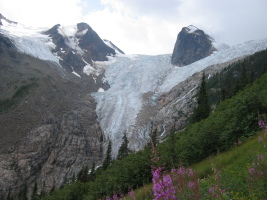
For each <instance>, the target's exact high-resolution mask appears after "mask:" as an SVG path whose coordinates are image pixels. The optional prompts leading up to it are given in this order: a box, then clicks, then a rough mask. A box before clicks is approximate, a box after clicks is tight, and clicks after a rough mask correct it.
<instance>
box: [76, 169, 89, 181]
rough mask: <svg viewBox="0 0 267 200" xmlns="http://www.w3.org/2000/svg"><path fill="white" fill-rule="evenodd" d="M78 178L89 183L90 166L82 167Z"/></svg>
mask: <svg viewBox="0 0 267 200" xmlns="http://www.w3.org/2000/svg"><path fill="white" fill-rule="evenodd" d="M77 180H78V181H80V182H82V183H87V182H88V181H89V174H88V166H85V167H84V166H83V167H82V169H81V170H80V171H79V173H78V174H77Z"/></svg>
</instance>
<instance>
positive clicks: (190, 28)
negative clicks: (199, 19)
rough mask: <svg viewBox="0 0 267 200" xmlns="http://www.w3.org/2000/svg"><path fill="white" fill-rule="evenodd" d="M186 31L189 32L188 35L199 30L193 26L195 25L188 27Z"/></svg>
mask: <svg viewBox="0 0 267 200" xmlns="http://www.w3.org/2000/svg"><path fill="white" fill-rule="evenodd" d="M185 28H186V30H187V31H188V33H193V32H195V31H196V30H199V29H198V28H197V27H195V26H193V25H189V26H188V27H185Z"/></svg>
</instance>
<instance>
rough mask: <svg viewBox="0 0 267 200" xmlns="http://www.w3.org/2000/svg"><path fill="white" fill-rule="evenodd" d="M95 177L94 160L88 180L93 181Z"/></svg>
mask: <svg viewBox="0 0 267 200" xmlns="http://www.w3.org/2000/svg"><path fill="white" fill-rule="evenodd" d="M95 177H96V171H95V161H94V162H93V164H92V168H91V171H90V174H89V181H94V180H95Z"/></svg>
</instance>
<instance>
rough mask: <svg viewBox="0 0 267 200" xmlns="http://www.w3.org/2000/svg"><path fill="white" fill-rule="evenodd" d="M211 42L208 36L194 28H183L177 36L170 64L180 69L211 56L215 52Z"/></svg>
mask: <svg viewBox="0 0 267 200" xmlns="http://www.w3.org/2000/svg"><path fill="white" fill-rule="evenodd" d="M212 42H213V39H212V38H211V37H210V36H209V35H207V34H206V33H205V32H204V31H202V30H200V29H198V28H196V27H195V26H192V25H190V26H188V27H184V28H183V29H182V30H181V32H180V33H179V34H178V36H177V40H176V43H175V46H174V50H173V53H172V58H171V63H172V64H173V65H176V66H180V67H182V66H185V65H189V64H191V63H193V62H195V61H197V60H200V59H202V58H205V57H207V56H209V55H211V54H212V53H213V52H214V51H216V48H215V47H214V46H213V45H212Z"/></svg>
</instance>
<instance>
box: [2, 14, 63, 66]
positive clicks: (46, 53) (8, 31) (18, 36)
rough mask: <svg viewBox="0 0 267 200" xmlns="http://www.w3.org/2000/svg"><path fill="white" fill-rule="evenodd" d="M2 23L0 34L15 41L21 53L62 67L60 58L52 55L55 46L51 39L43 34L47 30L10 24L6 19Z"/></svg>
mask: <svg viewBox="0 0 267 200" xmlns="http://www.w3.org/2000/svg"><path fill="white" fill-rule="evenodd" d="M2 23H3V25H2V26H1V27H0V33H2V34H4V35H5V36H7V37H8V38H10V39H11V40H12V41H14V44H15V46H16V48H17V49H18V50H19V51H20V52H22V53H25V54H28V55H30V56H33V57H35V58H39V59H41V60H48V61H51V62H54V63H56V64H58V65H59V66H60V64H59V58H58V57H57V56H55V55H54V54H53V53H52V50H53V49H54V48H55V44H54V43H53V42H52V39H51V38H50V37H48V36H47V35H44V34H42V31H44V30H46V28H33V27H29V26H25V25H22V24H19V23H17V24H15V23H8V22H7V21H6V20H4V19H2Z"/></svg>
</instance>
